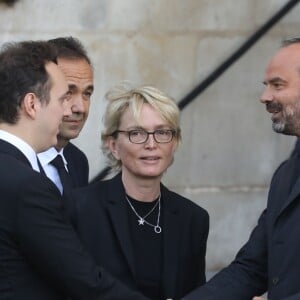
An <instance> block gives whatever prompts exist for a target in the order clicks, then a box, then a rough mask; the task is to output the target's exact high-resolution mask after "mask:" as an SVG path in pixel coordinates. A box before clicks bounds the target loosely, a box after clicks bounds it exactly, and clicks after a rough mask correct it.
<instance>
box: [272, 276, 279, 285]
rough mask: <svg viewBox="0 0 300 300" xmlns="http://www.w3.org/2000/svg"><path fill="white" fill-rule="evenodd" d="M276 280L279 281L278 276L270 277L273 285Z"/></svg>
mask: <svg viewBox="0 0 300 300" xmlns="http://www.w3.org/2000/svg"><path fill="white" fill-rule="evenodd" d="M278 282H279V278H278V277H273V278H272V283H273V284H274V285H276V284H277V283H278Z"/></svg>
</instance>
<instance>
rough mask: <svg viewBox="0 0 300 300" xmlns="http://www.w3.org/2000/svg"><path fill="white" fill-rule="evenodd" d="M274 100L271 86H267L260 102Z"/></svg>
mask: <svg viewBox="0 0 300 300" xmlns="http://www.w3.org/2000/svg"><path fill="white" fill-rule="evenodd" d="M273 100H274V95H273V93H272V91H271V90H270V88H269V87H268V86H266V87H265V88H264V90H263V92H262V94H261V96H260V102H261V103H268V102H271V101H273Z"/></svg>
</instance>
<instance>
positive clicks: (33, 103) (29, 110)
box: [22, 93, 41, 119]
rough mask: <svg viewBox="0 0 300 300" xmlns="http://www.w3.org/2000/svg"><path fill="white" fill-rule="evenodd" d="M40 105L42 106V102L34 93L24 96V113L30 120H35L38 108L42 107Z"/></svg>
mask: <svg viewBox="0 0 300 300" xmlns="http://www.w3.org/2000/svg"><path fill="white" fill-rule="evenodd" d="M40 105H41V103H40V100H39V99H38V98H37V96H36V95H35V94H34V93H27V94H26V95H25V96H24V99H23V102H22V107H23V110H24V113H25V114H26V115H27V116H29V117H30V118H32V119H35V117H36V113H37V109H38V107H40Z"/></svg>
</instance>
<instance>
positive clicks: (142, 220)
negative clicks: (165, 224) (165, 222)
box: [125, 194, 161, 233]
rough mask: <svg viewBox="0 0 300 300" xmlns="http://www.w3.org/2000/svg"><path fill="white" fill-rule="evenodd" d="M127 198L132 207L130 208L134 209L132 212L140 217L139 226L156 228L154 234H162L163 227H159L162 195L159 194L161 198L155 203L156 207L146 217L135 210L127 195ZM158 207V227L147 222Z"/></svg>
mask: <svg viewBox="0 0 300 300" xmlns="http://www.w3.org/2000/svg"><path fill="white" fill-rule="evenodd" d="M125 198H126V200H127V202H128V204H129V206H130V208H131V209H132V211H133V212H134V214H135V215H136V216H137V217H138V223H139V225H144V224H147V225H149V226H151V227H153V228H154V232H155V233H161V227H160V226H159V219H160V198H161V194H159V198H158V200H157V202H156V203H155V205H154V206H153V207H152V208H151V209H150V211H149V212H148V213H147V214H146V215H144V216H143V217H142V216H140V215H139V214H138V213H137V211H136V210H135V208H134V207H133V205H132V203H131V202H130V200H129V199H128V197H127V195H126V194H125ZM157 205H158V214H157V221H156V225H154V224H151V223H150V222H148V221H147V220H145V219H146V218H147V217H148V216H149V215H150V214H151V213H152V212H153V211H154V209H155V208H156V206H157Z"/></svg>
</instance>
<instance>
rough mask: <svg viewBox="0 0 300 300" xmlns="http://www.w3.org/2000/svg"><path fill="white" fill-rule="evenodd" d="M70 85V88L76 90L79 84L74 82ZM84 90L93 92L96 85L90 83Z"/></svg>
mask: <svg viewBox="0 0 300 300" xmlns="http://www.w3.org/2000/svg"><path fill="white" fill-rule="evenodd" d="M68 87H69V90H75V89H77V85H76V84H74V83H70V84H68ZM84 90H85V91H91V92H93V91H94V85H92V84H91V85H88V86H87V87H86V88H85V89H84Z"/></svg>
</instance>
